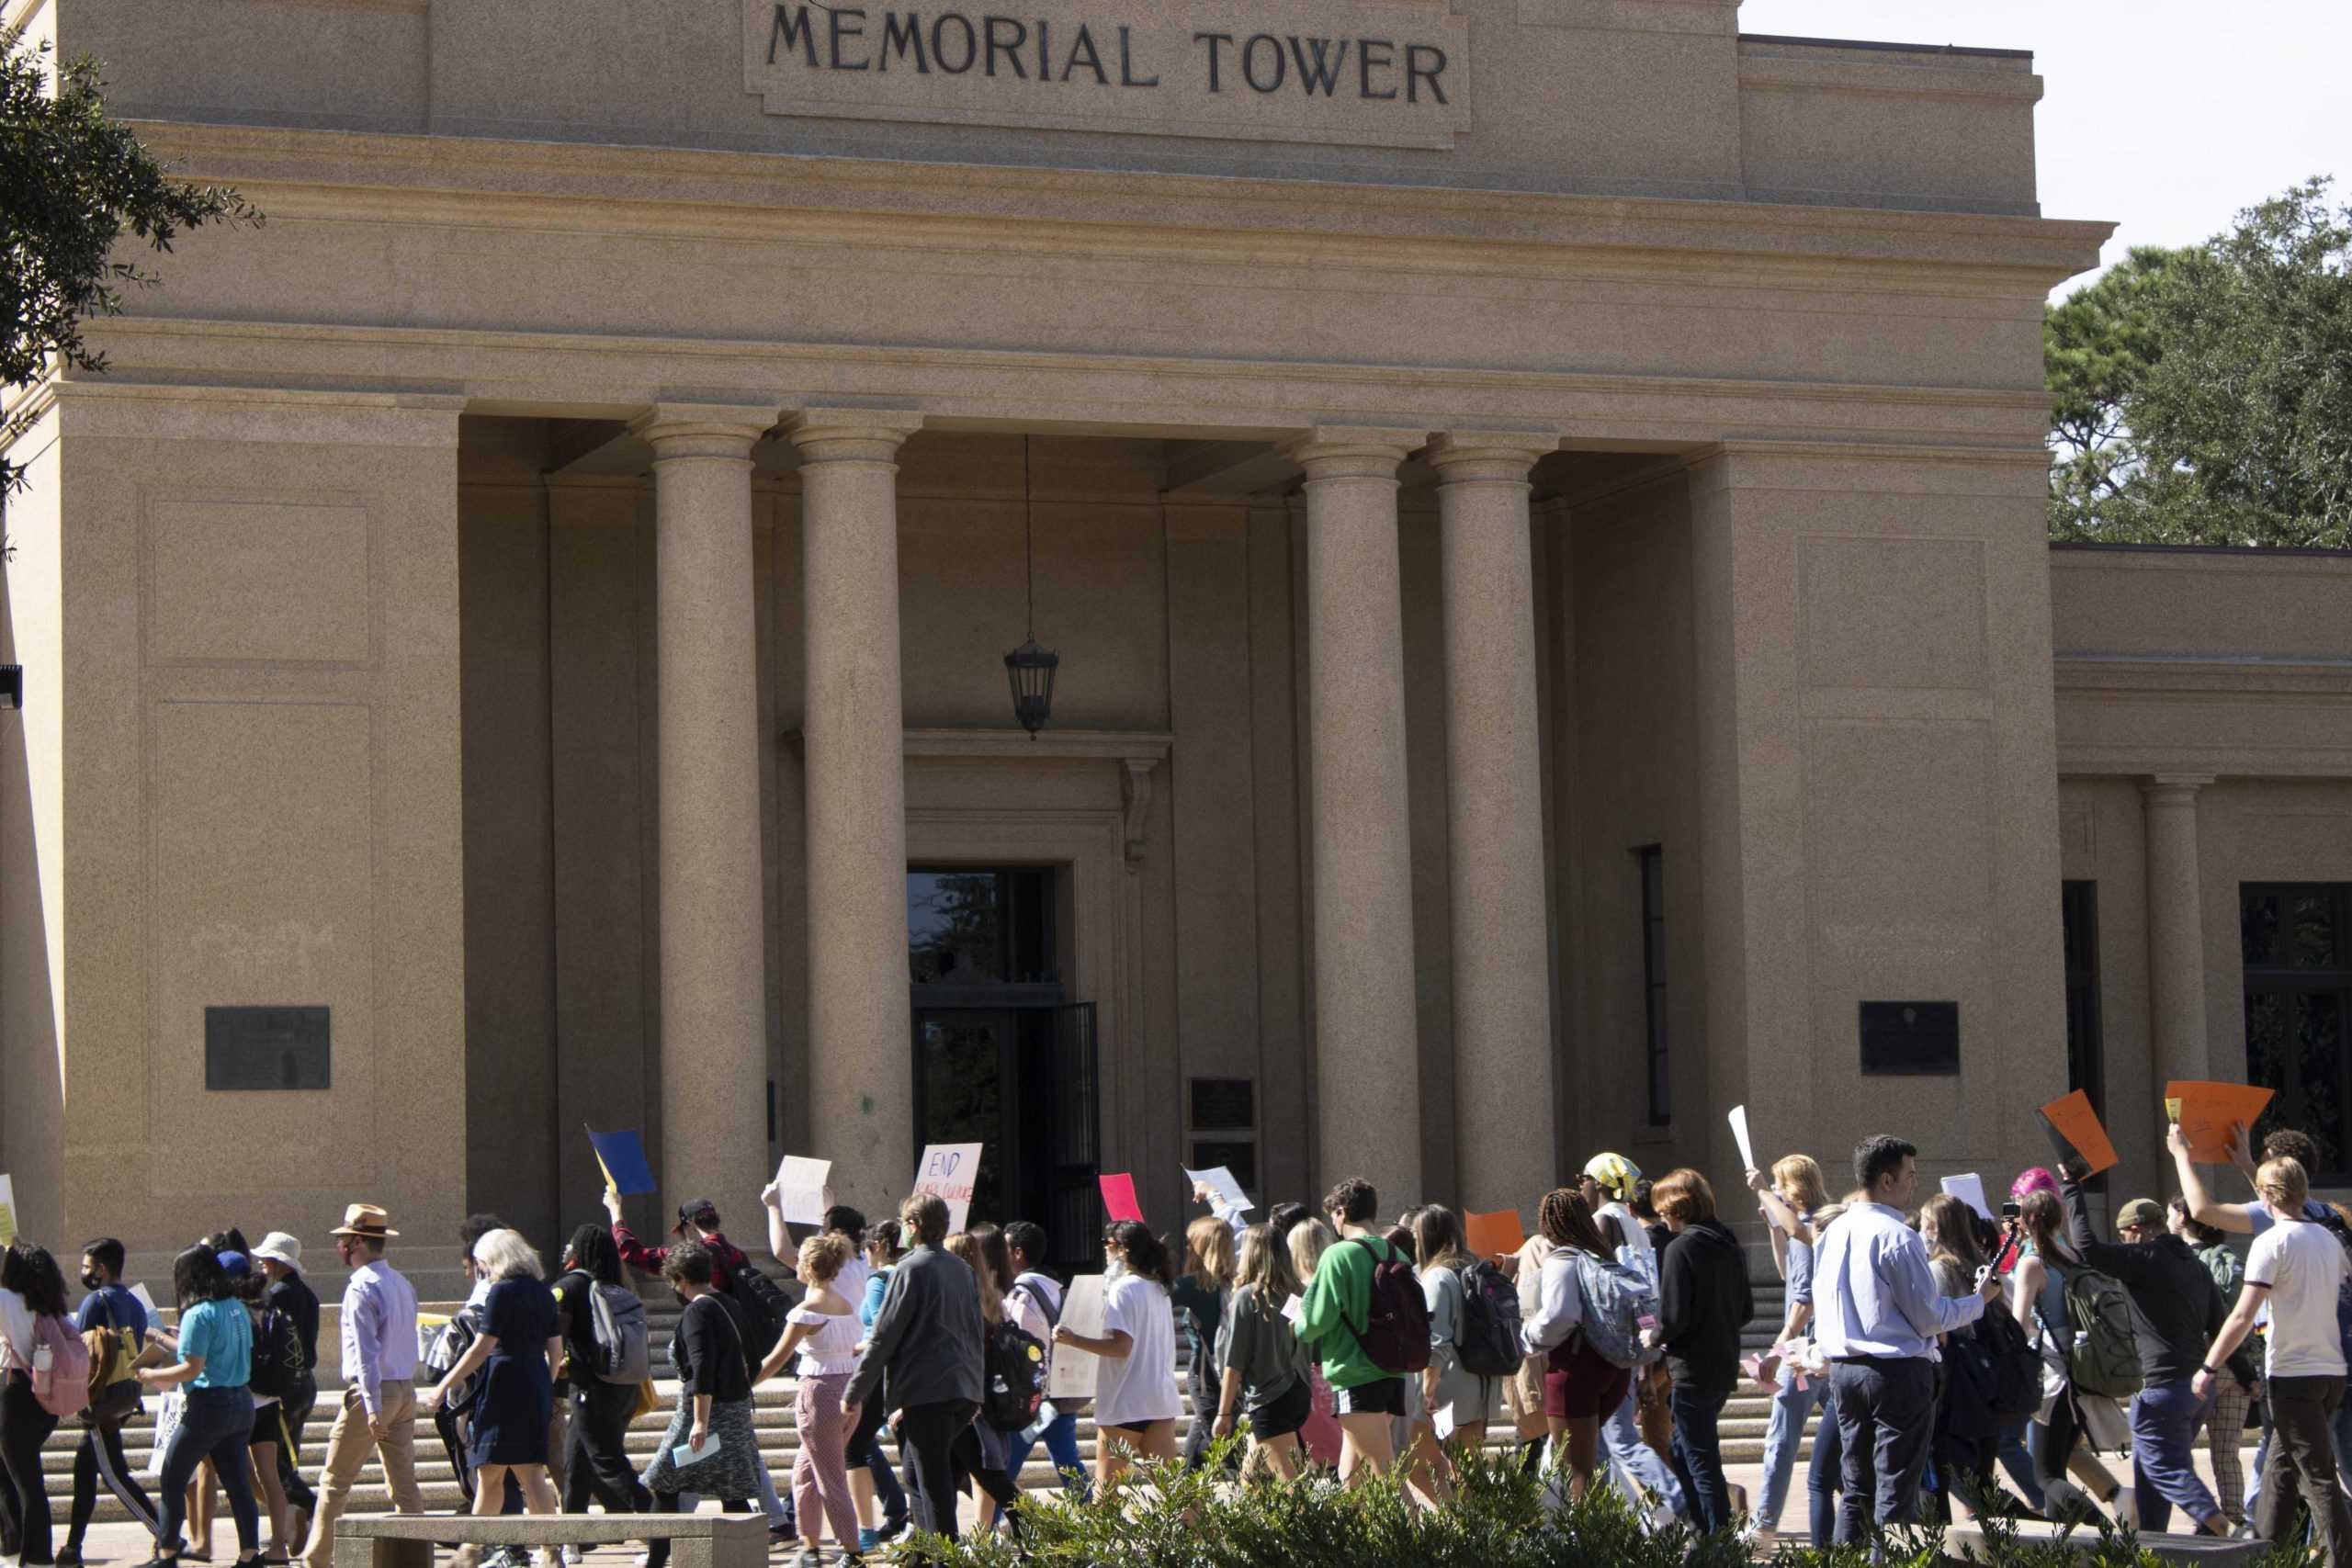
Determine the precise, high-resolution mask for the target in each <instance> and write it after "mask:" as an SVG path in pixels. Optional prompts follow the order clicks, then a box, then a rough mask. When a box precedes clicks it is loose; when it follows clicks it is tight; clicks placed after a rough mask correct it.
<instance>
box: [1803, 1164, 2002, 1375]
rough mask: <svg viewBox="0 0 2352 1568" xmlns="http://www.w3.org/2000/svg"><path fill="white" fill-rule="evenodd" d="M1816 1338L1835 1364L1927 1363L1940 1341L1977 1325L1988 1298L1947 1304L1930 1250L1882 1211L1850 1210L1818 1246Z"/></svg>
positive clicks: (1862, 1206) (1875, 1207)
mask: <svg viewBox="0 0 2352 1568" xmlns="http://www.w3.org/2000/svg"><path fill="white" fill-rule="evenodd" d="M1813 1302H1814V1338H1815V1342H1817V1343H1818V1344H1819V1345H1820V1347H1821V1353H1822V1354H1823V1355H1825V1356H1826V1357H1828V1358H1829V1359H1832V1360H1837V1359H1841V1358H1845V1357H1850V1356H1881V1357H1886V1358H1889V1359H1900V1358H1905V1357H1924V1356H1926V1355H1927V1354H1928V1351H1929V1350H1930V1349H1931V1348H1933V1347H1934V1345H1935V1341H1936V1337H1937V1336H1938V1335H1939V1334H1949V1333H1951V1331H1952V1330H1953V1329H1955V1328H1962V1327H1965V1326H1967V1325H1969V1324H1972V1323H1974V1322H1975V1321H1976V1320H1977V1319H1978V1318H1979V1317H1981V1316H1983V1315H1984V1313H1985V1298H1984V1297H1982V1296H1980V1295H1977V1294H1974V1293H1973V1292H1972V1293H1970V1294H1968V1295H1964V1296H1947V1295H1945V1294H1944V1293H1943V1292H1941V1291H1940V1290H1939V1289H1938V1288H1937V1286H1936V1277H1935V1274H1934V1273H1933V1272H1932V1271H1931V1270H1930V1269H1928V1247H1927V1244H1926V1243H1925V1242H1923V1241H1921V1240H1920V1239H1919V1236H1918V1233H1917V1232H1916V1231H1914V1230H1913V1229H1912V1228H1911V1227H1910V1226H1909V1225H1906V1224H1904V1223H1903V1215H1902V1213H1901V1212H1900V1211H1898V1210H1894V1209H1890V1208H1888V1207H1886V1206H1885V1205H1884V1204H1883V1203H1850V1204H1849V1205H1847V1208H1846V1212H1845V1213H1843V1214H1841V1215H1839V1216H1838V1219H1837V1220H1836V1222H1835V1223H1833V1224H1831V1225H1830V1227H1829V1231H1828V1234H1827V1235H1824V1236H1822V1237H1820V1238H1819V1239H1818V1241H1817V1243H1816V1245H1815V1252H1814V1260H1813Z"/></svg>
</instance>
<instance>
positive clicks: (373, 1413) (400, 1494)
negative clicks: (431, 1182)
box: [303, 1203, 424, 1568]
mask: <svg viewBox="0 0 2352 1568" xmlns="http://www.w3.org/2000/svg"><path fill="white" fill-rule="evenodd" d="M329 1234H330V1235H333V1236H334V1243H335V1256H336V1257H337V1258H340V1259H341V1260H342V1263H343V1266H344V1267H345V1268H346V1269H350V1270H351V1278H350V1280H348V1281H347V1282H346V1283H345V1285H344V1288H343V1314H342V1317H343V1377H344V1387H343V1404H342V1407H341V1408H340V1409H338V1410H337V1411H336V1412H335V1417H334V1426H333V1427H330V1428H329V1429H328V1431H327V1452H326V1458H325V1460H324V1461H323V1462H322V1464H321V1466H320V1471H319V1474H320V1480H319V1494H320V1495H319V1517H318V1518H317V1519H316V1520H315V1521H314V1522H313V1523H312V1524H311V1542H310V1546H309V1548H308V1550H307V1551H304V1553H303V1561H304V1562H306V1563H308V1564H309V1568H330V1565H331V1564H332V1563H333V1562H334V1521H335V1520H336V1519H337V1518H339V1517H342V1515H343V1511H344V1509H345V1508H346V1507H348V1506H350V1503H351V1487H352V1483H354V1482H355V1481H356V1480H357V1479H358V1478H359V1471H360V1467H361V1466H362V1465H364V1464H366V1463H367V1462H368V1451H369V1450H371V1449H372V1450H374V1451H375V1453H376V1456H377V1457H378V1459H379V1460H380V1461H382V1463H383V1466H384V1480H385V1482H386V1483H387V1484H388V1485H389V1486H390V1489H391V1494H392V1507H393V1509H394V1510H395V1511H396V1512H399V1513H402V1514H421V1513H423V1512H424V1494H423V1493H422V1492H420V1491H419V1490H418V1489H417V1484H416V1384H415V1380H416V1292H415V1291H414V1290H413V1288H412V1287H411V1286H410V1284H409V1282H408V1280H406V1279H404V1278H402V1277H401V1272H400V1270H399V1269H394V1268H393V1267H392V1266H391V1265H390V1263H387V1262H386V1261H384V1248H385V1247H386V1246H387V1245H388V1244H389V1243H390V1241H391V1240H392V1239H393V1238H394V1237H396V1236H398V1235H400V1234H401V1233H400V1232H398V1231H396V1230H394V1229H392V1228H391V1216H390V1214H389V1213H385V1211H384V1210H382V1209H380V1208H379V1207H377V1206H376V1205H375V1204H373V1203H354V1204H352V1205H350V1206H349V1207H348V1208H346V1209H345V1211H344V1214H343V1224H341V1225H340V1226H338V1227H337V1228H336V1229H334V1231H332V1232H330V1233H329Z"/></svg>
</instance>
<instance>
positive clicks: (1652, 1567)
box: [893, 1439, 2318, 1568]
mask: <svg viewBox="0 0 2352 1568" xmlns="http://www.w3.org/2000/svg"><path fill="white" fill-rule="evenodd" d="M1236 1441H1237V1440H1235V1439H1228V1440H1227V1441H1226V1442H1224V1443H1220V1444H1218V1445H1217V1446H1216V1449H1214V1450H1212V1457H1211V1462H1210V1463H1208V1464H1206V1465H1204V1467H1203V1468H1202V1469H1201V1470H1199V1471H1197V1472H1191V1473H1186V1472H1184V1471H1183V1470H1182V1468H1181V1467H1179V1466H1174V1465H1158V1464H1155V1465H1148V1466H1146V1467H1144V1468H1143V1469H1142V1470H1141V1471H1138V1472H1136V1473H1135V1474H1133V1475H1130V1476H1129V1477H1128V1478H1127V1480H1126V1482H1125V1484H1123V1485H1122V1486H1121V1487H1120V1488H1119V1491H1118V1493H1117V1495H1116V1498H1115V1500H1114V1501H1113V1502H1104V1501H1102V1500H1099V1499H1098V1500H1095V1501H1089V1502H1080V1501H1076V1500H1073V1499H1070V1498H1069V1497H1065V1496H1053V1497H1036V1498H1033V1499H1032V1500H1031V1501H1030V1502H1029V1503H1028V1504H1027V1505H1026V1506H1024V1507H1023V1532H1022V1537H1021V1539H1020V1540H1017V1541H1016V1540H1014V1539H1013V1538H1012V1537H1010V1536H1008V1535H1004V1534H1001V1533H1000V1534H995V1535H989V1536H981V1537H977V1538H967V1539H966V1540H962V1541H959V1542H956V1543H953V1544H951V1543H948V1542H946V1541H943V1540H938V1539H936V1538H923V1539H920V1540H915V1541H912V1542H910V1543H908V1544H906V1545H903V1546H901V1547H899V1548H898V1549H897V1551H895V1552H894V1553H893V1555H894V1557H895V1558H897V1559H899V1560H900V1561H910V1562H911V1561H922V1560H928V1561H933V1562H940V1563H944V1564H947V1565H950V1568H1017V1565H1018V1564H1022V1563H1042V1564H1058V1565H1065V1568H1081V1565H1083V1568H1372V1565H1374V1564H1380V1565H1384V1568H1385V1565H1394V1568H1745V1565H1746V1564H1747V1562H1749V1557H1748V1551H1747V1546H1746V1544H1745V1543H1744V1542H1742V1541H1741V1540H1738V1539H1737V1538H1736V1537H1735V1536H1732V1535H1729V1534H1720V1535H1713V1536H1702V1535H1699V1534H1698V1533H1697V1532H1696V1531H1693V1530H1691V1529H1688V1528H1676V1529H1668V1530H1663V1531H1657V1532H1652V1531H1649V1530H1647V1529H1644V1528H1643V1526H1642V1523H1641V1520H1640V1519H1639V1517H1637V1516H1636V1515H1635V1513H1634V1510H1633V1509H1632V1508H1631V1507H1630V1506H1627V1505H1626V1503H1625V1502H1624V1500H1623V1497H1622V1496H1621V1495H1619V1494H1618V1492H1617V1490H1616V1488H1614V1487H1612V1486H1609V1485H1605V1484H1604V1485H1600V1486H1596V1487H1594V1489H1593V1491H1592V1495H1590V1496H1589V1497H1588V1498H1586V1499H1585V1501H1584V1502H1583V1503H1581V1504H1579V1505H1577V1506H1573V1507H1562V1508H1558V1509H1556V1510H1555V1511H1547V1510H1546V1508H1545V1506H1544V1485H1545V1483H1544V1480H1543V1479H1541V1478H1538V1477H1533V1476H1529V1475H1526V1474H1523V1473H1522V1472H1521V1470H1520V1468H1519V1466H1518V1465H1517V1463H1516V1462H1514V1461H1511V1460H1510V1459H1508V1458H1506V1457H1503V1456H1500V1455H1497V1454H1491V1453H1489V1454H1482V1455H1476V1456H1471V1457H1469V1458H1467V1459H1465V1460H1463V1461H1458V1465H1457V1486H1458V1491H1459V1495H1458V1496H1457V1498H1456V1500H1455V1501H1454V1503H1453V1506H1450V1507H1446V1508H1441V1509H1426V1508H1418V1507H1415V1506H1411V1505H1410V1504H1408V1501H1407V1499H1406V1496H1405V1494H1404V1492H1403V1490H1402V1488H1401V1487H1399V1486H1398V1485H1397V1483H1396V1482H1395V1481H1394V1480H1393V1479H1383V1480H1379V1481H1374V1482H1369V1483H1366V1484H1364V1485H1362V1486H1359V1487H1356V1488H1354V1489H1352V1490H1344V1491H1343V1490H1341V1489H1340V1486H1339V1485H1338V1483H1336V1482H1335V1481H1334V1480H1332V1479H1331V1478H1330V1477H1329V1475H1328V1474H1320V1475H1312V1476H1309V1477H1307V1478H1305V1479H1302V1480H1300V1481H1297V1482H1295V1483H1274V1482H1267V1481H1259V1482H1252V1483H1246V1484H1242V1485H1234V1484H1231V1483H1227V1482H1226V1481H1225V1480H1223V1479H1222V1472H1223V1469H1224V1467H1223V1465H1222V1463H1220V1462H1218V1460H1219V1459H1220V1458H1221V1456H1222V1455H1223V1454H1225V1453H1226V1452H1227V1451H1230V1450H1232V1449H1233V1448H1234V1447H1235V1446H1236ZM1985 1537H1986V1551H1985V1554H1984V1557H1983V1558H1982V1559H1981V1561H1985V1562H1989V1563H1991V1564H1992V1565H1993V1568H2083V1565H2087V1568H2156V1564H2157V1563H2158V1562H2160V1560H2159V1559H2158V1558H2157V1557H2156V1555H2155V1554H2154V1552H2152V1551H2144V1550H2143V1549H2142V1548H2141V1546H2140V1545H2139V1542H2138V1541H2137V1540H2136V1539H2135V1538H2134V1537H2133V1535H2132V1533H2131V1531H2130V1530H2128V1529H2115V1528H2113V1527H2111V1526H2109V1527H2105V1528H2102V1529H2099V1530H2098V1531H2097V1532H2096V1533H2094V1532H2092V1531H2090V1530H2088V1529H2081V1530H2075V1531H2073V1532H2071V1533H2070V1534H2069V1535H2068V1536H2066V1537H2064V1538H2063V1539H2060V1540H2050V1539H2044V1538H2030V1537H2028V1538H2021V1537H2020V1536H2019V1535H2018V1531H2017V1529H2016V1528H2015V1527H2014V1526H2012V1525H2007V1524H2005V1523H2003V1522H2002V1521H2000V1520H1997V1519H1992V1520H1987V1521H1985ZM1942 1546H1943V1540H1942V1536H1941V1533H1940V1532H1939V1531H1936V1530H1932V1529H1905V1530H1897V1531H1895V1532H1894V1533H1893V1534H1892V1535H1891V1536H1890V1537H1889V1538H1888V1539H1887V1540H1885V1541H1884V1542H1883V1543H1882V1552H1881V1555H1880V1556H1879V1557H1878V1558H1877V1561H1878V1562H1881V1563H1884V1564H1889V1565H1891V1568H1935V1565H1936V1564H1938V1563H1940V1562H1948V1561H1951V1560H1950V1559H1947V1558H1946V1557H1945V1556H1944V1555H1943V1551H1942ZM1771 1561H1772V1562H1773V1563H1774V1564H1775V1568H1870V1565H1871V1562H1872V1556H1871V1552H1870V1551H1868V1550H1865V1549H1860V1548H1850V1547H1849V1548H1846V1549H1842V1550H1830V1551H1815V1550H1813V1549H1812V1548H1810V1547H1803V1546H1797V1545H1793V1544H1790V1545H1783V1546H1782V1547H1781V1549H1780V1550H1779V1551H1778V1552H1777V1553H1775V1554H1774V1556H1773V1557H1772V1559H1771ZM2317 1561H2318V1558H2317V1555H2316V1554H2315V1553H2314V1552H2312V1551H2310V1550H2309V1549H2307V1548H2301V1547H2297V1548H2280V1549H2277V1550H2274V1551H2269V1552H2267V1553H2265V1554H2264V1555H2263V1556H2262V1557H2261V1558H2259V1559H2258V1560H2256V1568H2307V1565H2309V1564H2312V1563H2315V1562H2317Z"/></svg>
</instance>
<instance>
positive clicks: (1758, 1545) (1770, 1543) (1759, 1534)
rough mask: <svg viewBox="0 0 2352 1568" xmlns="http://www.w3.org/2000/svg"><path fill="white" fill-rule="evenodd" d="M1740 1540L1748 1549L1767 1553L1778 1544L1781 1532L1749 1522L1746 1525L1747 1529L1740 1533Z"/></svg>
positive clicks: (1775, 1528)
mask: <svg viewBox="0 0 2352 1568" xmlns="http://www.w3.org/2000/svg"><path fill="white" fill-rule="evenodd" d="M1740 1539H1741V1540H1745V1541H1747V1544H1748V1545H1749V1547H1751V1548H1752V1549H1754V1550H1756V1551H1768V1552H1769V1551H1771V1550H1772V1549H1773V1547H1775V1546H1777V1545H1778V1544H1779V1543H1780V1540H1781V1532H1780V1530H1779V1529H1778V1528H1777V1527H1775V1526H1772V1525H1759V1524H1755V1523H1753V1522H1751V1523H1750V1524H1749V1525H1748V1528H1747V1529H1746V1530H1745V1531H1743V1532H1742V1533H1741V1537H1740Z"/></svg>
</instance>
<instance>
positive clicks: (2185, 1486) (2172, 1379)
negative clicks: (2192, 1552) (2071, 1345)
mask: <svg viewBox="0 0 2352 1568" xmlns="http://www.w3.org/2000/svg"><path fill="white" fill-rule="evenodd" d="M2059 1175H2060V1177H2061V1178H2062V1179H2063V1180H2064V1193H2065V1203H2066V1239H2067V1240H2068V1242H2070V1243H2071V1244H2072V1245H2073V1247H2074V1249H2075V1253H2076V1254H2077V1255H2078V1256H2080V1257H2081V1258H2082V1259H2083V1261H2084V1262H2086V1263H2087V1264H2089V1265H2090V1266H2091V1267H2092V1268H2094V1269H2098V1270H2099V1271H2100V1272H2101V1273H2103V1274H2111V1275H2113V1276H2114V1277H2115V1278H2116V1279H2117V1280H2120V1282H2121V1283H2122V1286H2123V1292H2124V1295H2125V1297H2126V1298H2127V1299H2128V1300H2129V1301H2130V1302H2131V1328H2132V1334H2133V1337H2135V1338H2136V1339H2137V1340H2138V1341H2139V1346H2140V1392H2139V1393H2137V1394H2135V1395H2133V1396H2132V1400H2131V1472H2132V1482H2131V1484H2132V1492H2133V1495H2134V1496H2135V1497H2136V1499H2137V1501H2138V1503H2139V1508H2140V1525H2141V1528H2142V1529H2152V1530H2161V1529H2165V1527H2166V1526H2167V1525H2168V1524H2169V1523H2170V1522H2171V1517H2172V1509H2173V1508H2174V1507H2175V1506H2178V1507H2179V1508H2180V1509H2181V1510H2182V1511H2183V1512H2184V1513H2186V1514H2188V1517H2190V1518H2192V1519H2194V1520H2196V1521H2197V1528H2198V1529H2199V1530H2201V1531H2202V1532H2204V1533H2205V1534H2207V1535H2217V1536H2226V1535H2228V1534H2229V1532H2230V1524H2229V1520H2228V1518H2227V1517H2224V1516H2223V1514H2222V1508H2221V1506H2220V1505H2219V1504H2217V1503H2215V1502H2214V1501H2213V1495H2212V1493H2211V1492H2209V1491H2207V1490H2206V1488H2205V1483H2204V1481H2203V1480H2202V1479H2201V1478H2199V1475H2198V1473H2197V1465H2196V1459H2195V1454H2196V1447H2197V1428H2198V1427H2199V1424H2200V1423H2201V1422H2203V1420H2204V1418H2205V1403H2206V1402H2205V1400H2204V1399H2203V1398H2202V1397H2200V1396H2199V1395H2196V1394H2192V1393H2190V1392H2189V1383H2190V1382H2191V1380H2192V1379H2194V1378H2195V1376H2196V1375H2197V1369H2198V1368H2199V1367H2200V1366H2202V1365H2203V1364H2204V1363H2205V1359H2206V1354H2205V1352H2206V1347H2207V1346H2209V1345H2211V1343H2212V1342H2213V1336H2214V1335H2215V1334H2216V1333H2218V1332H2220V1330H2221V1326H2222V1318H2223V1316H2224V1315H2225V1314H2226V1313H2227V1308H2226V1307H2225V1306H2224V1305H2223V1304H2222V1292H2221V1290H2220V1288H2219V1287H2218V1286H2217V1285H2215V1284H2214V1282H2213V1275H2212V1272H2211V1270H2210V1269H2207V1268H2206V1267H2205V1265H2204V1264H2203V1263H2202V1262H2200V1261H2199V1259H2198V1257H2197V1255H2196V1254H2195V1253H2194V1252H2191V1251H2190V1250H2189V1249H2188V1243H2187V1242H2184V1241H2182V1240H2181V1239H2180V1238H2179V1237H2178V1236H2177V1235H2173V1234H2172V1233H2171V1232H2170V1231H2169V1230H2168V1229H2167V1228H2166V1227H2165V1212H2164V1210H2163V1209H2162V1208H2160V1207H2159V1206H2157V1204H2156V1203H2155V1202H2154V1201H2152V1200H2150V1199H2146V1198H2134V1199H2132V1200H2131V1201H2130V1202H2128V1203H2126V1204H2124V1205H2123V1207H2122V1208H2120V1209H2119V1210H2117V1211H2116V1213H2115V1234H2116V1236H2117V1240H2115V1241H2113V1242H2102V1241H2100V1240H2099V1239H2098V1233H2097V1232H2096V1231H2095V1230H2094V1229H2093V1228H2092V1225H2091V1212H2090V1201H2089V1199H2088V1198H2087V1196H2086V1194H2085V1192H2084V1190H2083V1183H2084V1182H2085V1181H2086V1180H2087V1179H2089V1172H2088V1168H2087V1165H2086V1162H2085V1161H2084V1160H2083V1159H2082V1158H2081V1157H2080V1156H2076V1157H2075V1158H2071V1159H2068V1160H2066V1161H2064V1162H2063V1163H2062V1164H2061V1165H2060V1166H2059Z"/></svg>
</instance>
